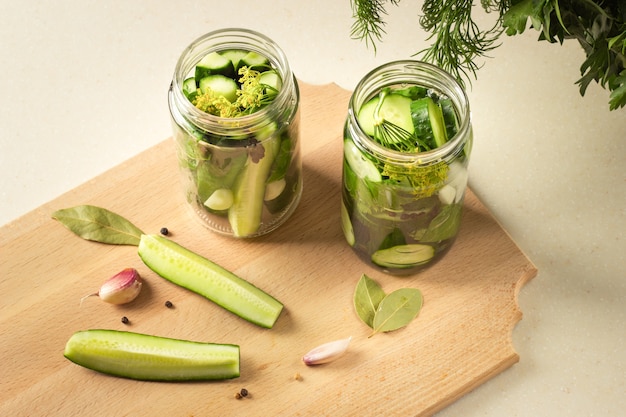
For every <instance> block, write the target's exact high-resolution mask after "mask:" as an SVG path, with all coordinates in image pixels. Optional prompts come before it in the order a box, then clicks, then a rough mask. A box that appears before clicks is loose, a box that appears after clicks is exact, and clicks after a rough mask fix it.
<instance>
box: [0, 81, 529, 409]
mask: <svg viewBox="0 0 626 417" xmlns="http://www.w3.org/2000/svg"><path fill="white" fill-rule="evenodd" d="M300 85H301V94H302V102H301V105H302V107H301V110H302V113H301V116H302V122H301V129H302V131H301V132H302V146H303V155H304V157H303V158H304V159H303V165H304V184H305V186H304V192H303V197H302V200H301V203H300V206H299V207H298V209H297V210H296V212H295V214H294V215H293V217H292V218H291V219H290V220H289V221H288V222H287V223H286V224H284V225H283V226H282V227H281V228H280V229H278V230H277V231H275V232H273V233H272V234H270V235H268V236H265V237H262V238H258V239H254V240H234V239H231V238H228V237H224V236H218V235H216V234H213V233H212V232H210V231H208V230H206V229H204V228H203V227H202V226H201V225H200V224H199V223H198V222H197V221H196V219H195V218H194V217H193V215H192V214H191V213H190V212H189V211H188V209H187V207H186V203H185V202H184V199H183V195H182V191H181V189H180V186H179V182H178V181H179V180H178V172H177V163H176V160H175V156H174V144H173V141H172V140H171V139H168V140H165V141H164V142H162V143H160V144H158V145H157V146H155V147H153V148H151V149H149V150H147V151H145V152H143V153H141V154H140V155H138V156H136V157H133V158H132V159H130V160H128V161H127V162H124V163H123V164H121V165H119V166H117V167H115V168H114V169H112V170H110V171H108V172H106V173H105V174H103V175H101V176H99V177H96V178H94V179H93V180H91V181H89V182H87V183H85V184H83V185H81V186H79V187H77V188H76V189H74V190H72V191H70V192H68V193H66V194H64V195H62V196H60V197H59V198H57V199H56V200H54V201H51V202H50V203H48V204H45V205H43V206H42V207H40V208H38V209H36V210H34V211H33V212H31V213H28V214H27V215H25V216H23V217H21V218H19V219H17V220H16V221H14V222H11V223H9V224H7V225H5V226H4V227H2V228H1V229H0V262H1V263H0V265H1V270H0V294H2V298H1V301H0V334H1V336H0V337H1V339H0V358H1V359H0V361H1V366H0V415H2V416H12V417H17V416H29V417H34V416H86V415H89V416H96V415H103V416H171V417H174V416H185V417H189V416H212V415H220V416H223V417H226V416H235V415H237V416H241V415H246V416H352V415H358V416H375V415H403V416H426V415H431V414H433V413H434V412H436V411H438V410H440V409H442V408H443V407H445V406H446V405H448V404H450V403H452V402H453V401H455V400H456V399H458V398H459V397H461V396H462V395H464V394H465V393H467V392H469V391H471V390H472V389H473V388H475V387H477V386H478V385H480V384H481V383H483V382H485V381H487V380H488V379H490V378H492V377H493V376H495V375H497V374H498V373H500V372H501V371H503V370H505V369H506V368H508V367H510V366H511V365H513V364H514V363H515V362H517V361H518V359H519V357H518V355H517V353H516V352H515V350H514V348H513V346H512V342H511V333H512V331H513V328H514V327H515V324H516V323H517V322H518V321H519V320H520V319H521V312H520V310H519V308H518V304H517V300H516V297H517V294H518V292H519V291H520V289H521V287H522V286H523V285H524V284H525V283H526V282H527V281H528V280H529V279H531V278H532V277H534V276H535V274H536V272H537V271H536V269H535V267H534V266H533V265H532V264H531V262H530V261H529V260H528V259H527V258H526V257H525V256H524V254H523V253H521V252H520V250H519V249H518V248H517V246H516V245H515V243H514V242H513V241H511V239H510V238H509V236H508V235H507V233H506V232H505V231H504V230H502V228H501V227H500V226H499V224H498V223H497V222H496V221H495V220H494V218H493V217H492V216H491V215H490V214H489V212H488V210H487V209H486V208H485V207H484V206H483V205H482V204H481V202H480V201H479V200H478V199H477V198H476V196H475V195H474V194H472V193H471V192H469V193H468V196H467V199H466V203H465V211H464V217H463V223H462V227H461V232H460V235H459V238H458V239H457V241H456V243H455V244H454V246H453V248H452V250H451V251H450V252H448V254H447V255H446V257H445V258H444V259H443V260H442V261H440V262H439V263H438V264H436V265H434V266H433V267H432V268H430V269H428V270H426V271H424V272H422V273H419V274H417V275H414V276H409V277H403V278H401V277H394V276H388V275H385V274H383V273H381V272H377V271H375V270H373V269H371V268H369V267H368V266H366V265H364V264H363V263H362V262H360V261H359V260H358V259H357V257H356V256H355V255H354V254H353V253H352V252H351V249H350V248H349V247H348V245H347V244H346V243H345V242H344V238H343V235H342V232H341V227H340V216H339V208H340V185H341V184H340V182H341V180H340V178H341V163H342V159H341V158H342V154H341V152H342V140H341V139H342V128H343V122H344V117H345V113H346V108H347V102H348V99H349V95H350V93H349V92H348V91H345V90H342V89H341V88H339V87H337V86H335V85H326V86H311V85H307V84H304V83H300ZM476 140H480V138H476ZM80 204H94V205H99V206H102V207H106V208H108V209H110V210H112V211H115V212H117V213H119V214H121V215H122V216H124V217H126V218H127V219H129V220H131V221H132V222H133V223H134V224H136V225H137V226H138V227H139V228H141V229H142V230H143V231H144V232H146V233H158V232H159V230H160V229H161V227H168V228H169V230H170V231H171V238H172V239H174V240H176V241H178V242H179V243H181V244H183V245H184V246H186V247H188V248H189V249H191V250H194V251H196V252H198V253H200V254H202V255H204V256H206V257H208V258H210V259H212V260H213V261H215V262H217V263H219V264H221V265H222V266H224V267H226V268H227V269H230V270H232V271H233V272H235V273H237V274H239V275H240V276H242V277H244V278H245V279H247V280H249V281H251V282H252V283H254V284H255V285H257V286H259V287H261V288H263V289H264V290H266V291H268V292H269V293H271V294H272V295H274V296H275V297H277V298H278V299H279V300H281V301H282V302H283V303H284V304H285V310H284V311H283V314H282V315H281V317H280V318H279V320H278V322H277V323H276V325H275V326H274V328H273V329H271V330H267V329H261V328H258V327H256V326H254V325H252V324H249V323H247V322H245V321H244V320H242V319H239V318H238V317H235V316H234V315H232V314H230V313H228V312H226V311H225V310H222V309H221V308H219V307H217V306H216V305H214V304H212V303H211V302H209V301H207V300H206V299H203V298H202V297H200V296H197V295H195V294H192V293H190V292H188V291H186V290H184V289H182V288H179V287H176V286H174V285H173V284H170V283H169V282H167V281H165V280H163V279H161V278H160V277H158V276H157V275H155V274H154V273H153V272H151V271H150V270H149V269H148V268H147V267H145V266H144V265H143V264H142V262H141V261H140V259H139V257H138V256H137V252H136V248H135V247H132V246H108V245H103V244H99V243H93V242H88V241H84V240H82V239H80V238H78V237H77V236H75V235H73V234H72V233H70V232H69V231H68V230H67V229H65V228H64V227H63V226H62V225H61V224H60V223H58V222H56V221H55V220H52V219H51V217H50V215H51V213H52V212H53V211H54V210H57V209H60V208H66V207H71V206H75V205H80ZM125 267H135V268H137V269H138V270H139V272H140V273H141V275H142V276H143V277H144V279H145V285H144V290H143V291H142V293H141V295H140V296H139V298H138V299H137V300H136V301H135V302H133V303H131V304H130V305H127V306H111V305H109V304H106V303H103V302H101V301H100V300H98V299H97V298H95V297H92V298H89V299H87V300H85V301H84V302H83V304H82V305H80V304H79V300H80V298H81V297H82V296H84V295H86V294H89V293H92V292H94V291H96V290H97V289H98V288H99V286H100V284H101V283H102V282H103V281H104V280H106V279H107V278H109V277H110V276H112V275H114V274H115V273H116V272H118V271H120V270H121V269H123V268H125ZM363 273H365V274H368V275H369V276H370V277H372V278H373V279H375V280H376V281H378V282H379V283H380V284H381V285H382V287H383V289H384V290H385V291H386V292H391V291H393V290H394V289H397V288H401V287H408V286H411V287H416V288H419V289H421V290H422V292H423V294H424V298H425V304H424V307H423V309H422V311H421V313H420V316H419V317H418V318H417V320H415V321H414V322H412V323H411V324H410V325H409V326H408V327H406V328H404V329H401V330H398V331H395V332H391V333H385V334H377V335H375V336H374V337H371V338H368V335H369V334H370V332H369V328H368V327H366V326H365V325H364V324H362V323H361V322H360V321H359V319H358V318H357V316H356V314H355V312H354V310H353V307H352V295H353V291H354V288H355V286H356V283H357V281H358V280H359V278H360V277H361V275H362V274H363ZM167 300H169V301H171V302H172V303H173V305H174V308H166V307H165V306H164V303H165V301H167ZM122 316H127V317H128V318H129V319H130V324H128V325H125V324H122V323H121V317H122ZM90 328H110V329H118V330H131V331H136V332H142V333H149V334H155V335H160V336H167V337H174V338H182V339H190V340H197V341H207V342H217V343H234V344H238V345H240V347H241V377H239V378H237V379H234V380H229V381H219V382H208V383H207V382H205V383H155V382H138V381H132V380H126V379H120V378H114V377H110V376H106V375H101V374H98V373H96V372H92V371H89V370H87V369H83V368H81V367H79V366H77V365H74V364H73V363H71V362H69V361H68V360H66V359H65V358H64V357H63V348H64V345H65V342H66V341H67V339H68V338H69V337H70V335H71V334H72V333H74V332H75V331H77V330H82V329H90ZM348 336H352V337H353V340H352V343H351V345H350V348H349V350H348V353H347V354H346V355H345V356H343V357H342V358H340V359H339V360H337V361H336V362H333V363H330V364H326V365H322V366H318V367H306V366H305V365H303V363H302V362H301V357H302V355H303V354H304V353H306V352H307V351H308V350H310V349H311V348H313V347H315V346H317V345H319V344H322V343H325V342H328V341H331V340H335V339H341V338H345V337H348ZM297 374H299V375H300V377H299V378H296V375H297ZM241 388H246V389H247V390H248V391H249V392H250V396H249V397H248V398H245V399H239V400H237V399H235V398H234V394H235V393H236V392H238V391H239V390H240V389H241Z"/></svg>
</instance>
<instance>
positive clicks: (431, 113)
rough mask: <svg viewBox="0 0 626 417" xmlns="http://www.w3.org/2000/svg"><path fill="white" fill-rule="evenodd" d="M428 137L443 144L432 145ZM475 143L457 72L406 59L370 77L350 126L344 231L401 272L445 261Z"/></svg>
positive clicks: (366, 255) (374, 260) (370, 259)
mask: <svg viewBox="0 0 626 417" xmlns="http://www.w3.org/2000/svg"><path fill="white" fill-rule="evenodd" d="M381 92H384V96H383V93H381ZM399 96H403V97H404V98H403V97H399ZM390 97H392V98H390ZM385 100H387V101H385ZM418 101H419V103H417V102H418ZM429 106H431V107H429ZM368 108H369V110H367V109H368ZM398 108H400V109H401V110H402V111H404V112H408V113H406V114H404V113H402V112H401V111H400V110H398ZM437 108H438V109H439V110H437ZM396 110H397V111H398V114H400V113H402V114H404V116H398V115H397V114H396V113H395V112H396ZM368 111H369V112H371V113H368ZM360 112H363V113H362V114H361V113H360ZM368 114H369V116H368ZM407 114H408V115H410V116H407ZM424 115H426V116H427V117H425V118H424ZM431 117H432V118H433V120H434V122H432V124H431ZM386 119H388V120H386ZM390 121H393V123H389V122H390ZM424 123H426V124H427V125H430V126H431V130H432V131H433V132H434V131H435V130H436V131H437V133H438V135H439V139H438V140H441V142H437V141H436V139H435V134H434V133H433V132H431V131H428V129H422V127H423V126H422V124H424ZM398 125H400V126H401V128H402V130H398ZM435 126H439V127H440V129H437V128H436V127H435ZM432 127H435V128H434V129H432ZM366 132H367V133H366ZM398 132H403V133H402V135H404V136H402V135H401V138H402V140H400V139H395V138H397V137H398V136H397V135H398ZM424 132H428V133H424ZM368 133H369V134H368ZM409 133H410V135H409ZM427 134H428V135H430V136H428V140H429V141H430V142H429V143H431V144H432V143H434V144H435V146H427V145H428V143H426V142H425V141H426V140H425V139H423V138H425V137H426V135H427ZM420 135H423V136H420ZM431 136H432V137H431ZM406 138H410V140H408V142H407V143H409V142H410V144H409V145H407V146H406V149H403V146H404V143H405V139H406ZM441 138H443V139H441ZM422 142H424V143H422ZM400 144H403V146H400ZM471 147H472V127H471V123H470V108H469V103H468V99H467V95H466V94H465V91H464V90H463V88H462V87H461V86H460V85H459V83H458V82H457V81H456V80H454V78H452V76H450V75H449V74H448V73H446V72H445V71H443V70H441V69H440V68H437V67H435V66H433V65H430V64H427V63H424V62H419V61H411V60H407V61H396V62H391V63H388V64H385V65H382V66H380V67H378V68H376V69H374V70H373V71H371V72H370V73H369V74H367V75H366V76H365V77H364V78H363V79H362V80H361V81H360V82H359V84H358V85H357V86H356V88H355V90H354V93H353V94H352V97H351V98H350V101H349V105H348V116H347V120H346V123H345V129H344V160H343V181H342V182H343V186H342V206H341V217H342V228H343V231H344V235H345V238H346V240H347V242H348V244H350V246H351V247H352V248H353V250H354V251H355V252H356V253H357V254H358V256H359V257H360V258H361V259H363V260H364V261H365V262H367V263H368V264H370V265H372V266H374V267H376V268H378V269H380V270H383V271H385V272H388V273H392V274H409V273H414V272H417V271H419V270H421V269H423V268H425V267H426V266H428V265H431V264H433V263H434V262H435V261H436V260H437V259H439V258H441V256H442V255H443V254H444V253H445V252H446V251H447V250H448V249H449V248H450V246H451V245H452V243H453V241H454V239H455V237H456V235H457V233H458V230H459V225H460V221H461V211H462V206H463V199H464V195H465V189H466V186H467V180H468V175H467V167H468V163H469V159H470V152H471ZM429 149H430V150H429Z"/></svg>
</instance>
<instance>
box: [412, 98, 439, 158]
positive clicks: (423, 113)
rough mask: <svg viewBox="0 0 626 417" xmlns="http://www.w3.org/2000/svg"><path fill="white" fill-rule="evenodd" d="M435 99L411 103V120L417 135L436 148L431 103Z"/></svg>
mask: <svg viewBox="0 0 626 417" xmlns="http://www.w3.org/2000/svg"><path fill="white" fill-rule="evenodd" d="M432 101H433V99H432V98H430V97H424V98H422V99H419V100H415V101H413V102H412V103H411V119H412V121H413V126H414V127H415V134H416V135H417V137H418V138H420V139H422V140H423V141H424V142H425V143H427V144H428V145H429V146H431V147H435V139H434V137H433V129H432V127H431V126H430V116H429V109H430V105H429V103H432Z"/></svg>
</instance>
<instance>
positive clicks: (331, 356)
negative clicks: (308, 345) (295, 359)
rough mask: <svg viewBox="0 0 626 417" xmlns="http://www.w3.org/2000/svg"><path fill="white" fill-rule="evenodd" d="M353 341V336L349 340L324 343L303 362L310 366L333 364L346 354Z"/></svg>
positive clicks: (303, 358) (307, 355)
mask: <svg viewBox="0 0 626 417" xmlns="http://www.w3.org/2000/svg"><path fill="white" fill-rule="evenodd" d="M351 340H352V336H350V337H348V338H347V339H341V340H335V341H333V342H328V343H324V344H323V345H320V346H318V347H316V348H314V349H312V350H311V351H309V352H308V353H307V354H306V355H304V356H303V357H302V362H304V364H305V365H308V366H311V365H321V364H323V363H328V362H332V361H334V360H335V359H337V358H339V357H340V356H342V355H343V354H344V353H346V350H348V345H349V344H350V341H351Z"/></svg>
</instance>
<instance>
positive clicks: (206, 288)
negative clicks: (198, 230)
mask: <svg viewBox="0 0 626 417" xmlns="http://www.w3.org/2000/svg"><path fill="white" fill-rule="evenodd" d="M138 252H139V257H140V258H141V259H142V260H143V262H144V263H145V264H146V265H147V266H148V267H149V268H150V269H152V270H153V271H154V272H156V273H157V274H159V275H160V276H161V277H163V278H165V279H167V280H168V281H170V282H173V283H174V284H176V285H179V286H181V287H183V288H187V289H188V290H190V291H193V292H195V293H196V294H200V295H202V296H203V297H206V298H208V299H209V300H211V301H213V302H214V303H216V304H217V305H219V306H221V307H223V308H225V309H226V310H228V311H230V312H232V313H234V314H236V315H238V316H239V317H241V318H243V319H245V320H248V321H249V322H251V323H254V324H256V325H258V326H261V327H265V328H268V329H269V328H272V327H273V326H274V323H276V320H278V317H279V316H280V313H281V311H282V309H283V304H282V303H281V302H280V301H278V300H277V299H275V298H274V297H272V296H271V295H269V294H267V293H266V292H264V291H263V290H261V289H259V288H257V287H255V286H254V285H252V284H251V283H249V282H248V281H246V280H244V279H243V278H240V277H239V276H237V275H235V274H233V273H232V272H230V271H228V270H226V269H224V268H222V267H221V266H219V265H217V264H216V263H214V262H212V261H210V260H208V259H206V258H204V257H202V256H200V255H198V254H196V253H194V252H192V251H190V250H189V249H186V248H184V247H182V246H180V245H179V244H177V243H175V242H173V241H171V240H169V239H167V238H165V237H163V236H158V235H142V236H141V240H140V242H139V249H138Z"/></svg>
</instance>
